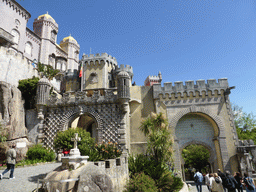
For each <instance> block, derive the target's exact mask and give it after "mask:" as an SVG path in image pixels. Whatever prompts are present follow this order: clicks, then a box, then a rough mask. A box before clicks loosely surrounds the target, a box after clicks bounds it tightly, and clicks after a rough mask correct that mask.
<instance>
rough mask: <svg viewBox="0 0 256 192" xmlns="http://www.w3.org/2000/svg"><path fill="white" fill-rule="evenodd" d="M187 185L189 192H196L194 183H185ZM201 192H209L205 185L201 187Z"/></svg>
mask: <svg viewBox="0 0 256 192" xmlns="http://www.w3.org/2000/svg"><path fill="white" fill-rule="evenodd" d="M186 183H187V184H190V185H191V187H190V188H189V192H197V189H196V185H195V182H194V181H187V182H186ZM202 192H209V190H208V189H207V186H206V185H203V186H202Z"/></svg>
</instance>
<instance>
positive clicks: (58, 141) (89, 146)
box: [54, 127, 95, 156]
mask: <svg viewBox="0 0 256 192" xmlns="http://www.w3.org/2000/svg"><path fill="white" fill-rule="evenodd" d="M75 133H78V137H80V138H81V140H80V141H78V142H77V147H78V149H79V150H80V152H81V155H89V156H90V154H91V153H92V151H93V150H95V149H94V148H95V140H94V138H92V137H91V136H90V133H89V132H87V131H86V130H84V129H82V128H79V127H77V128H69V129H67V130H66V131H60V132H58V133H57V136H56V138H55V139H54V148H55V149H57V150H59V149H62V150H63V149H67V150H70V149H73V148H74V141H71V138H74V137H75Z"/></svg>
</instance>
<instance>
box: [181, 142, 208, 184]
mask: <svg viewBox="0 0 256 192" xmlns="http://www.w3.org/2000/svg"><path fill="white" fill-rule="evenodd" d="M181 154H182V159H183V161H182V162H184V163H183V170H182V172H183V178H185V180H186V181H193V180H194V178H193V176H194V174H195V171H196V170H199V171H200V172H201V173H212V164H211V163H210V162H211V159H210V156H211V151H210V150H209V149H208V148H207V147H206V146H204V145H201V144H190V145H188V146H186V147H185V148H184V149H183V150H182V151H181Z"/></svg>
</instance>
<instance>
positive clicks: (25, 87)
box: [18, 77, 39, 109]
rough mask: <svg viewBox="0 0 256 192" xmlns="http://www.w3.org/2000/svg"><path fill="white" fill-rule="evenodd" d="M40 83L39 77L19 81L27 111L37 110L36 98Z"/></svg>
mask: <svg viewBox="0 0 256 192" xmlns="http://www.w3.org/2000/svg"><path fill="white" fill-rule="evenodd" d="M38 81H39V78H38V77H33V78H31V79H23V80H19V85H18V88H19V90H20V91H21V94H22V97H23V99H25V108H26V109H33V108H35V97H36V89H37V83H38Z"/></svg>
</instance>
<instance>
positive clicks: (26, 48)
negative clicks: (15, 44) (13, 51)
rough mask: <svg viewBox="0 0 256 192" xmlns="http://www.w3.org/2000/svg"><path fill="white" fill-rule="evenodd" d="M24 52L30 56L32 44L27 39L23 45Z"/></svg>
mask: <svg viewBox="0 0 256 192" xmlns="http://www.w3.org/2000/svg"><path fill="white" fill-rule="evenodd" d="M25 53H27V54H28V55H31V56H32V44H31V43H30V42H29V41H28V42H27V43H26V45H25Z"/></svg>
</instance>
